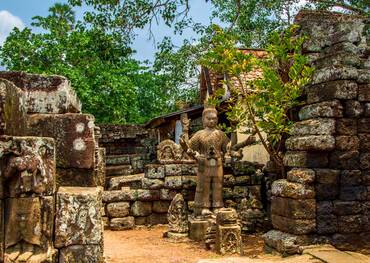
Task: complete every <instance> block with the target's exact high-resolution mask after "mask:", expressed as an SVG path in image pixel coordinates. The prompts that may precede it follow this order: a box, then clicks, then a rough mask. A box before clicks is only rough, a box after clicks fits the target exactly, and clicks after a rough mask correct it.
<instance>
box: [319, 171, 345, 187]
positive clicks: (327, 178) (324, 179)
mask: <svg viewBox="0 0 370 263" xmlns="http://www.w3.org/2000/svg"><path fill="white" fill-rule="evenodd" d="M315 172H316V183H319V184H338V183H339V176H340V171H339V170H333V169H315Z"/></svg>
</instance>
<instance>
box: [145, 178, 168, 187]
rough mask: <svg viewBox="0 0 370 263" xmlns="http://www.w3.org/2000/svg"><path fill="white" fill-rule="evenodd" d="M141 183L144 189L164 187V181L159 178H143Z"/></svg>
mask: <svg viewBox="0 0 370 263" xmlns="http://www.w3.org/2000/svg"><path fill="white" fill-rule="evenodd" d="M142 184H143V188H144V189H161V188H163V187H164V182H163V180H161V179H149V178H143V179H142Z"/></svg>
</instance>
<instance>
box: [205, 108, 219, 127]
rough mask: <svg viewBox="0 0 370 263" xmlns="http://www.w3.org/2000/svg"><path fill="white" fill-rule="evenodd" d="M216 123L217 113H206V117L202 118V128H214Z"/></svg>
mask: <svg viewBox="0 0 370 263" xmlns="http://www.w3.org/2000/svg"><path fill="white" fill-rule="evenodd" d="M217 121H218V118H217V113H216V112H212V111H210V112H208V113H206V115H205V116H204V118H203V125H204V127H208V128H216V125H217Z"/></svg>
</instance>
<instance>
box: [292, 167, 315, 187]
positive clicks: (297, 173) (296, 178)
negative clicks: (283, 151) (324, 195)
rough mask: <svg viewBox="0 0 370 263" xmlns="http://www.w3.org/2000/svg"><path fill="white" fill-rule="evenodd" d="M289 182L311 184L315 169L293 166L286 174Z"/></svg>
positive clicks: (313, 180)
mask: <svg viewBox="0 0 370 263" xmlns="http://www.w3.org/2000/svg"><path fill="white" fill-rule="evenodd" d="M287 179H288V181H289V182H293V183H300V184H312V183H313V182H315V171H314V170H312V169H304V168H293V169H292V170H290V171H289V172H288V174H287Z"/></svg>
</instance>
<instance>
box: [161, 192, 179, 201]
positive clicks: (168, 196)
mask: <svg viewBox="0 0 370 263" xmlns="http://www.w3.org/2000/svg"><path fill="white" fill-rule="evenodd" d="M176 194H177V192H176V191H175V190H170V189H161V190H159V199H160V200H169V201H171V200H172V199H173V198H174V197H175V195H176Z"/></svg>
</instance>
